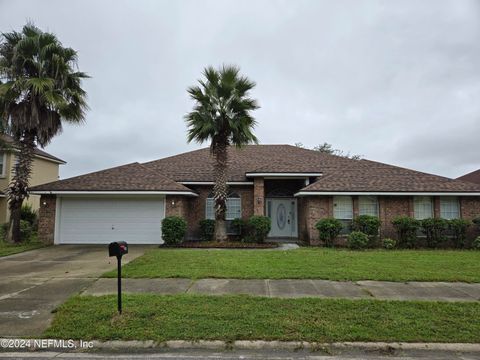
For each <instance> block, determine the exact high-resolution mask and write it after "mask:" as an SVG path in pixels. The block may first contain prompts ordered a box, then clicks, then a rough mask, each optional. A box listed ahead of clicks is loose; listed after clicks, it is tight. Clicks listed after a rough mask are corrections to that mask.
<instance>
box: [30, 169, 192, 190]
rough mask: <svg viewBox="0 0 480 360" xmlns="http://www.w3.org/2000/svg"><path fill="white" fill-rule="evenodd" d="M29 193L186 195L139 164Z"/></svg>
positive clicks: (181, 187)
mask: <svg viewBox="0 0 480 360" xmlns="http://www.w3.org/2000/svg"><path fill="white" fill-rule="evenodd" d="M30 191H188V192H191V190H190V189H189V188H187V187H185V186H183V185H182V184H179V183H176V182H175V181H173V180H170V179H168V178H166V177H165V176H163V175H161V174H159V173H157V172H155V171H153V170H150V169H147V168H145V167H144V166H143V165H141V164H139V163H138V162H136V163H132V164H128V165H123V166H118V167H114V168H111V169H106V170H102V171H97V172H93V173H90V174H86V175H80V176H75V177H72V178H69V179H65V180H59V181H54V182H51V183H48V184H42V185H38V186H34V187H32V188H31V189H30Z"/></svg>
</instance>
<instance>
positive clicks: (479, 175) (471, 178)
mask: <svg viewBox="0 0 480 360" xmlns="http://www.w3.org/2000/svg"><path fill="white" fill-rule="evenodd" d="M457 180H461V181H468V182H472V183H475V184H480V169H478V170H475V171H472V172H471V173H468V174H465V175H463V176H460V177H459V178H457Z"/></svg>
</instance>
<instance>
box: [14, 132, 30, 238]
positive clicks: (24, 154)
mask: <svg viewBox="0 0 480 360" xmlns="http://www.w3.org/2000/svg"><path fill="white" fill-rule="evenodd" d="M34 139H35V136H34V135H33V134H32V133H27V134H25V135H24V136H23V137H22V138H21V139H19V140H17V141H16V143H17V146H18V150H19V152H18V159H17V163H16V164H15V167H14V168H13V174H12V175H13V176H12V180H11V181H10V184H9V185H8V189H7V195H8V206H9V208H10V222H9V231H8V238H9V240H10V241H12V242H15V243H19V242H21V241H22V239H21V235H20V216H21V209H22V204H23V200H24V199H25V198H26V197H28V191H27V189H28V182H29V180H30V174H31V172H32V162H33V154H34V150H35V140H34Z"/></svg>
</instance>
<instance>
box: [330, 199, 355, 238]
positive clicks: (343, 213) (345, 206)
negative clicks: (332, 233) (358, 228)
mask: <svg viewBox="0 0 480 360" xmlns="http://www.w3.org/2000/svg"><path fill="white" fill-rule="evenodd" d="M333 217H334V218H335V219H338V220H340V221H341V222H342V224H343V229H342V232H341V234H348V233H349V232H350V231H351V229H352V220H353V201H352V197H351V196H334V197H333Z"/></svg>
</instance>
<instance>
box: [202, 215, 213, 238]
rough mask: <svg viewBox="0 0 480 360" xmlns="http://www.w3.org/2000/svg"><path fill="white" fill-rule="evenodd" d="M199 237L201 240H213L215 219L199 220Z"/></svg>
mask: <svg viewBox="0 0 480 360" xmlns="http://www.w3.org/2000/svg"><path fill="white" fill-rule="evenodd" d="M199 225H200V239H201V240H203V241H211V240H213V235H214V234H215V220H212V219H204V220H200V223H199Z"/></svg>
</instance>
